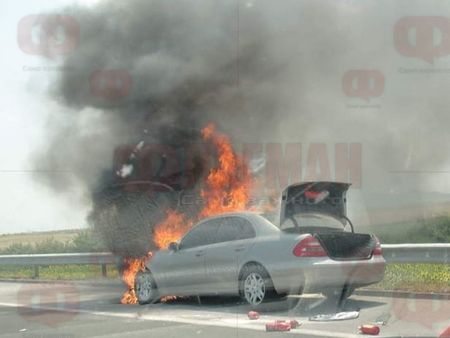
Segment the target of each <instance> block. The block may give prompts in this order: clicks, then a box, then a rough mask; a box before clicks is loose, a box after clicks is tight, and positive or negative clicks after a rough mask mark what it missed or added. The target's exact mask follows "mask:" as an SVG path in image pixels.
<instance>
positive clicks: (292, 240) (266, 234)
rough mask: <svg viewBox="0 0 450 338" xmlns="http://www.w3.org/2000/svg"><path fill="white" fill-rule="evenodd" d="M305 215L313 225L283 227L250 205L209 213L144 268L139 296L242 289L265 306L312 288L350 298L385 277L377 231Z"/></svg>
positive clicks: (152, 298) (152, 297)
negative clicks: (367, 231)
mask: <svg viewBox="0 0 450 338" xmlns="http://www.w3.org/2000/svg"><path fill="white" fill-rule="evenodd" d="M302 221H303V223H306V224H309V225H310V226H309V227H308V228H307V231H306V232H304V231H301V230H300V231H293V229H295V228H296V227H285V228H281V229H280V228H278V227H276V226H275V225H274V224H272V223H271V222H269V221H268V220H266V219H265V218H264V217H262V216H260V215H257V214H253V213H247V212H242V213H231V214H223V215H220V216H217V217H213V218H209V219H206V220H203V221H201V222H200V223H199V224H197V225H196V226H195V227H193V228H192V229H191V230H190V231H189V232H188V233H187V234H186V235H185V236H184V237H183V239H182V240H181V241H180V243H172V244H171V245H170V248H169V249H167V250H161V251H159V252H157V253H155V255H154V256H153V258H152V260H151V261H150V262H149V264H148V266H147V269H146V271H143V272H140V273H138V275H137V276H136V285H135V289H136V294H137V297H138V300H139V303H140V304H145V303H151V302H154V301H156V300H158V299H159V298H160V297H162V296H165V295H240V296H241V297H242V298H243V299H244V300H245V301H246V302H247V303H249V304H250V305H251V306H252V307H253V308H258V307H259V306H261V305H260V304H261V303H263V302H265V301H266V300H267V299H269V298H272V297H274V296H275V297H283V296H286V295H289V294H299V293H301V292H302V291H303V290H304V288H307V289H308V290H312V291H319V292H322V293H324V294H325V295H327V296H329V297H331V296H336V295H340V297H342V298H345V297H348V296H350V295H351V293H352V291H353V290H354V289H355V288H356V287H360V286H365V285H369V284H372V283H376V282H378V281H380V280H381V279H382V278H383V276H384V268H385V261H384V259H383V257H382V255H381V248H380V244H379V242H378V241H377V239H376V237H374V236H371V235H366V234H355V233H353V232H349V231H345V229H344V226H343V225H342V223H339V221H337V220H336V219H335V218H333V217H331V216H328V215H322V214H317V213H308V214H305V215H301V216H300V217H298V219H297V221H296V222H302ZM311 224H314V229H315V230H314V231H311ZM333 226H336V228H333ZM321 227H322V228H323V229H321ZM338 227H340V228H338ZM339 244H341V247H340V246H339Z"/></svg>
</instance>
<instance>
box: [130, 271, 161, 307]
mask: <svg viewBox="0 0 450 338" xmlns="http://www.w3.org/2000/svg"><path fill="white" fill-rule="evenodd" d="M134 290H135V291H136V297H137V299H138V302H139V304H141V305H142V304H149V303H153V302H155V301H156V300H157V295H156V293H157V290H156V283H155V280H154V279H153V277H152V274H151V273H150V271H147V270H146V271H139V272H138V273H137V274H136V279H135V282H134Z"/></svg>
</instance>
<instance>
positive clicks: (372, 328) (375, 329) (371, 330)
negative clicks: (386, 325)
mask: <svg viewBox="0 0 450 338" xmlns="http://www.w3.org/2000/svg"><path fill="white" fill-rule="evenodd" d="M359 331H360V332H361V333H362V334H370V335H373V336H377V335H378V334H379V333H380V327H379V326H376V325H363V326H360V327H359Z"/></svg>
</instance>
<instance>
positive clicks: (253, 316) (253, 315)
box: [247, 311, 259, 320]
mask: <svg viewBox="0 0 450 338" xmlns="http://www.w3.org/2000/svg"><path fill="white" fill-rule="evenodd" d="M247 316H248V319H251V320H255V319H259V312H256V311H249V312H248V314H247Z"/></svg>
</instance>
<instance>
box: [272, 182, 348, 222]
mask: <svg viewBox="0 0 450 338" xmlns="http://www.w3.org/2000/svg"><path fill="white" fill-rule="evenodd" d="M349 187H350V184H349V183H340V182H305V183H298V184H292V185H290V186H288V187H287V188H286V189H284V191H283V193H282V196H281V209H280V224H283V223H284V221H285V220H286V219H287V218H290V217H294V216H295V215H298V214H302V213H322V214H327V215H331V216H334V217H336V218H338V219H339V220H341V221H342V222H344V223H345V222H346V218H347V208H346V204H347V200H346V193H347V190H348V188H349Z"/></svg>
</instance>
